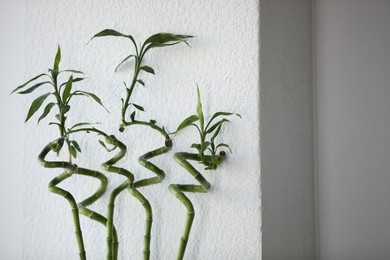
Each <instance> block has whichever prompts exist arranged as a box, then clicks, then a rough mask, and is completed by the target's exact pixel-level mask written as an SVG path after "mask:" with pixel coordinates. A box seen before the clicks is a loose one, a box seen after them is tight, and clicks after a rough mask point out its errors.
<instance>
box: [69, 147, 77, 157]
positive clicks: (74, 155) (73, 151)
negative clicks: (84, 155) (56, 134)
mask: <svg viewBox="0 0 390 260" xmlns="http://www.w3.org/2000/svg"><path fill="white" fill-rule="evenodd" d="M69 151H70V153H71V155H72V156H73V158H77V151H76V149H75V148H74V147H73V146H72V145H70V146H69Z"/></svg>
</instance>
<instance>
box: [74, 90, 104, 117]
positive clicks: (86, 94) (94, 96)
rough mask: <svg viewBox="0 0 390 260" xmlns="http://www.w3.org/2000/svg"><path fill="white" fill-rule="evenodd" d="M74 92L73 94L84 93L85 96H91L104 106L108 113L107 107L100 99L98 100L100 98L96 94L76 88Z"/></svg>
mask: <svg viewBox="0 0 390 260" xmlns="http://www.w3.org/2000/svg"><path fill="white" fill-rule="evenodd" d="M74 93H75V95H79V94H81V95H85V96H89V97H91V98H92V99H93V100H95V101H96V102H97V103H98V104H99V105H101V106H102V107H104V109H105V110H106V111H107V112H108V113H110V112H109V111H108V110H107V108H106V107H105V106H104V105H103V103H102V101H101V100H100V98H99V97H98V96H96V95H95V94H93V93H90V92H87V91H82V90H77V91H75V92H74Z"/></svg>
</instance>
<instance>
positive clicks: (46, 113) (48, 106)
mask: <svg viewBox="0 0 390 260" xmlns="http://www.w3.org/2000/svg"><path fill="white" fill-rule="evenodd" d="M53 106H55V103H53V102H52V103H49V104H47V106H46V107H45V110H44V111H43V113H42V115H41V116H40V117H39V119H38V124H39V122H40V121H41V120H42V119H44V118H45V117H46V116H47V115H48V114H49V113H50V110H51V109H52V108H53Z"/></svg>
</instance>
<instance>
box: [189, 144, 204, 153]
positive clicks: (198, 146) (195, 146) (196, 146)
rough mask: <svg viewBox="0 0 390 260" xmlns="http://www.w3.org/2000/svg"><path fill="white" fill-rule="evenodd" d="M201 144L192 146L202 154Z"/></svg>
mask: <svg viewBox="0 0 390 260" xmlns="http://www.w3.org/2000/svg"><path fill="white" fill-rule="evenodd" d="M201 147H202V146H201V144H192V145H191V148H195V149H196V150H198V152H199V153H201V151H200V150H201Z"/></svg>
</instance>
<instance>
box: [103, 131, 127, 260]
mask: <svg viewBox="0 0 390 260" xmlns="http://www.w3.org/2000/svg"><path fill="white" fill-rule="evenodd" d="M106 142H107V143H108V144H111V145H113V146H115V147H118V148H119V149H120V151H119V153H118V154H117V155H115V156H114V157H113V158H111V159H110V160H108V161H107V162H105V163H103V164H102V166H101V168H102V169H103V170H105V171H108V172H114V173H117V174H120V175H123V176H125V177H126V178H127V180H126V181H125V182H123V183H122V184H121V185H119V186H118V187H116V188H115V189H114V190H113V191H112V192H111V194H110V201H109V204H108V213H107V219H108V225H107V260H111V259H113V260H116V259H117V257H118V243H116V244H111V243H110V241H111V240H112V238H113V235H114V228H113V227H114V209H115V199H116V197H117V196H118V195H119V194H120V193H121V192H122V191H124V190H125V189H126V188H127V187H129V186H130V185H131V183H132V182H133V180H134V176H133V174H132V173H131V172H129V171H128V170H126V169H124V168H119V167H115V166H113V165H114V164H115V163H117V162H118V161H119V160H121V159H122V158H123V157H124V156H125V155H126V151H127V148H126V146H125V145H124V144H123V143H122V142H120V141H119V140H117V139H116V138H115V136H107V135H106Z"/></svg>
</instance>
